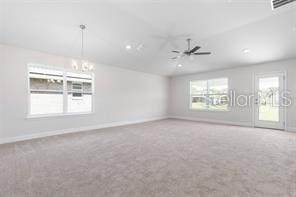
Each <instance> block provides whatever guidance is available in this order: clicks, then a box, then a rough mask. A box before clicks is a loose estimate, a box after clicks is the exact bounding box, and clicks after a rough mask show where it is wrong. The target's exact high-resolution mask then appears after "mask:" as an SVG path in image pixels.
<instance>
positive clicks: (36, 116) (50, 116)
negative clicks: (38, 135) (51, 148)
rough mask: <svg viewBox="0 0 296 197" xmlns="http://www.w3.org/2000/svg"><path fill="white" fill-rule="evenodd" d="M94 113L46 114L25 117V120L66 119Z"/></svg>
mask: <svg viewBox="0 0 296 197" xmlns="http://www.w3.org/2000/svg"><path fill="white" fill-rule="evenodd" d="M93 114H94V112H85V113H67V114H46V115H27V117H26V118H27V119H37V118H56V117H68V116H85V115H93Z"/></svg>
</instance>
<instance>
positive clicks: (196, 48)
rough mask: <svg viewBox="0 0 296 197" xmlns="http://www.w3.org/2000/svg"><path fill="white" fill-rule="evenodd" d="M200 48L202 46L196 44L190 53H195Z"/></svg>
mask: <svg viewBox="0 0 296 197" xmlns="http://www.w3.org/2000/svg"><path fill="white" fill-rule="evenodd" d="M198 49H200V46H196V47H194V48H193V49H191V50H190V53H194V52H195V51H197V50H198Z"/></svg>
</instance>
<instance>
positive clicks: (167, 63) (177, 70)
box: [0, 0, 296, 75]
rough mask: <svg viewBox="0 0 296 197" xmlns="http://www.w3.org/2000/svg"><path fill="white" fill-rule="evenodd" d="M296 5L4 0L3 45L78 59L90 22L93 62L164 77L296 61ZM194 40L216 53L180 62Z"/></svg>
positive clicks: (225, 0)
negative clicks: (82, 31)
mask: <svg viewBox="0 0 296 197" xmlns="http://www.w3.org/2000/svg"><path fill="white" fill-rule="evenodd" d="M295 4H296V2H294V3H291V4H289V5H286V6H284V7H281V8H279V9H276V10H271V5H270V0H250V1H246V0H141V1H139V0H98V1H94V0H84V1H73V0H72V1H70V0H69V1H66V0H63V1H58V0H56V1H45V0H44V1H43V0H39V1H37V0H36V1H34V0H31V1H25V0H24V1H14V0H10V1H8V0H7V1H5V0H4V1H2V3H1V5H0V6H1V11H0V12H1V15H0V16H1V25H0V32H1V35H0V36H1V37H0V43H3V44H9V45H13V46H19V47H24V48H29V49H34V50H39V51H43V52H48V53H52V54H57V55H62V56H67V57H76V58H77V57H79V56H80V37H81V35H80V29H79V25H80V24H85V25H86V26H87V30H86V40H85V42H86V45H85V56H86V57H87V58H88V59H89V60H90V61H93V62H97V63H104V64H108V65H112V66H119V67H124V68H128V69H134V70H139V71H144V72H148V73H154V74H160V75H179V74H186V73H193V72H202V71H210V70H216V69H223V68H229V67H237V66H246V65H250V64H256V63H263V62H268V61H274V60H281V59H290V58H296V5H295ZM188 37H190V38H192V39H193V43H192V45H199V46H201V47H202V48H201V49H200V50H201V51H211V52H212V55H210V56H195V57H194V58H187V57H185V58H181V59H177V60H172V59H171V57H174V55H175V54H173V53H171V51H172V50H174V49H178V50H185V49H186V47H187V46H186V42H185V39H186V38H188ZM126 45H131V47H132V48H131V49H130V50H126V48H125V47H126ZM244 49H248V50H249V52H248V53H244V52H243V50H244ZM178 64H181V65H183V66H182V67H177V65H178Z"/></svg>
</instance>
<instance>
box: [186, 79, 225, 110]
mask: <svg viewBox="0 0 296 197" xmlns="http://www.w3.org/2000/svg"><path fill="white" fill-rule="evenodd" d="M190 107H191V109H200V110H217V111H223V110H227V109H228V79H227V78H220V79H211V80H202V81H191V82H190Z"/></svg>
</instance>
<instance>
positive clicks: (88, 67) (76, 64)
mask: <svg viewBox="0 0 296 197" xmlns="http://www.w3.org/2000/svg"><path fill="white" fill-rule="evenodd" d="M79 28H80V29H81V57H80V61H75V60H73V61H72V68H73V69H75V70H82V71H85V72H90V71H93V70H94V66H93V64H91V63H89V62H88V61H87V60H86V59H85V57H84V45H85V44H84V31H85V29H86V26H85V25H83V24H82V25H80V26H79Z"/></svg>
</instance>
